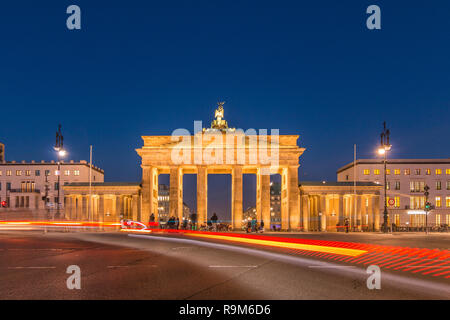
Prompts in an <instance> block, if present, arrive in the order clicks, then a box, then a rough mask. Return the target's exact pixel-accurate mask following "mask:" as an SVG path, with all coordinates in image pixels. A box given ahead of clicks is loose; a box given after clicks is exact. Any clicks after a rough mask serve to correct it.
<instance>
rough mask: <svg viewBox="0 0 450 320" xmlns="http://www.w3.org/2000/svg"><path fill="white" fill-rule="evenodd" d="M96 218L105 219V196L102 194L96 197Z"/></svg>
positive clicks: (101, 220)
mask: <svg viewBox="0 0 450 320" xmlns="http://www.w3.org/2000/svg"><path fill="white" fill-rule="evenodd" d="M98 220H99V221H100V222H103V221H105V196H104V195H102V194H101V195H99V197H98Z"/></svg>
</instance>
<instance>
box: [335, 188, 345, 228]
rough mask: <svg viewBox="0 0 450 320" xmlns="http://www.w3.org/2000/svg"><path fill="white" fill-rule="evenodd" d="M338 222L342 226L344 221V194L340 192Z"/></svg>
mask: <svg viewBox="0 0 450 320" xmlns="http://www.w3.org/2000/svg"><path fill="white" fill-rule="evenodd" d="M338 217H339V218H338V222H339V226H342V225H343V223H344V196H343V195H342V194H339V213H338ZM337 231H339V229H338V230H337Z"/></svg>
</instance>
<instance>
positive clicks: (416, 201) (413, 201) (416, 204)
mask: <svg viewBox="0 0 450 320" xmlns="http://www.w3.org/2000/svg"><path fill="white" fill-rule="evenodd" d="M449 204H450V197H449ZM410 207H411V209H413V210H414V209H423V208H424V207H425V197H410Z"/></svg>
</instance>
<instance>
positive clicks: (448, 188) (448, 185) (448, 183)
mask: <svg viewBox="0 0 450 320" xmlns="http://www.w3.org/2000/svg"><path fill="white" fill-rule="evenodd" d="M447 190H450V181H447Z"/></svg>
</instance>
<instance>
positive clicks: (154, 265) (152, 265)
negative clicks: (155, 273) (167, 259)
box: [107, 264, 157, 269]
mask: <svg viewBox="0 0 450 320" xmlns="http://www.w3.org/2000/svg"><path fill="white" fill-rule="evenodd" d="M130 267H157V265H156V264H138V265H131V266H107V268H110V269H113V268H130Z"/></svg>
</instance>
